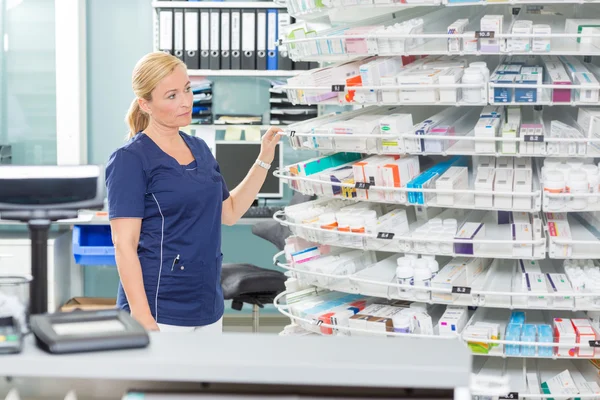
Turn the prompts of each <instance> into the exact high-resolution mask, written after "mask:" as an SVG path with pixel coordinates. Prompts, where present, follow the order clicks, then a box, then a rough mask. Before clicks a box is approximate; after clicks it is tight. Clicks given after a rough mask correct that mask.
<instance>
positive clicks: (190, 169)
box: [185, 167, 198, 171]
mask: <svg viewBox="0 0 600 400" xmlns="http://www.w3.org/2000/svg"><path fill="white" fill-rule="evenodd" d="M197 168H198V167H194V168H186V169H185V170H186V171H193V170H195V169H197Z"/></svg>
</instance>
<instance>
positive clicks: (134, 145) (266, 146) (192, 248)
mask: <svg viewBox="0 0 600 400" xmlns="http://www.w3.org/2000/svg"><path fill="white" fill-rule="evenodd" d="M133 91H134V93H135V95H136V99H135V100H134V101H133V102H132V104H131V107H130V109H129V112H128V114H127V118H126V122H127V123H128V124H129V128H130V132H129V141H128V142H127V143H126V144H125V145H123V146H122V147H120V148H119V149H117V150H116V151H115V152H114V153H113V154H112V155H111V157H110V160H109V162H108V165H107V167H106V185H107V189H108V210H109V218H110V226H111V229H112V239H113V243H114V245H115V255H116V260H117V268H118V271H119V277H120V280H121V282H120V284H119V291H118V295H117V305H118V307H120V308H122V309H124V310H127V311H129V312H131V314H132V316H133V317H134V318H135V319H136V320H138V321H139V322H140V323H141V324H142V325H143V326H144V327H145V328H146V329H148V330H160V331H193V330H198V329H200V328H202V329H203V330H210V331H221V330H222V316H223V308H224V304H223V293H222V291H221V283H220V276H221V262H222V257H223V255H222V254H221V223H223V224H226V225H233V224H235V223H236V222H237V221H238V220H239V218H240V217H241V216H242V215H243V214H244V213H245V212H246V211H247V210H248V208H249V207H250V206H251V205H252V202H253V201H254V199H255V198H256V195H257V194H258V191H259V190H260V188H261V186H262V185H263V183H264V181H265V178H266V177H267V173H268V170H269V168H270V165H269V164H270V163H271V162H272V161H273V157H274V153H275V146H276V145H277V142H278V141H279V137H280V136H279V135H278V134H277V133H278V132H280V131H281V130H280V129H277V128H270V129H269V130H268V131H267V133H266V134H265V136H264V137H263V138H262V143H261V152H260V155H259V157H258V159H257V161H256V164H255V165H254V166H253V167H252V168H251V169H250V171H249V172H248V175H247V176H246V178H245V179H244V181H243V182H242V183H241V184H240V185H239V186H238V187H236V188H235V189H233V190H232V191H231V192H229V191H228V189H227V186H226V185H225V182H224V180H223V177H222V176H221V174H220V171H219V165H218V164H217V161H216V160H215V159H214V157H213V156H212V154H211V152H210V150H209V148H208V146H207V145H206V143H205V142H204V141H203V140H202V139H199V138H196V137H192V136H189V135H186V134H184V133H183V132H180V131H179V128H180V127H182V126H187V125H189V124H190V122H191V119H192V104H193V97H194V95H193V93H192V90H191V88H190V79H189V77H188V75H187V70H186V67H185V65H184V64H183V63H182V62H181V61H180V60H179V59H177V58H176V57H173V56H171V55H168V54H166V53H162V52H157V53H151V54H148V55H146V56H145V57H143V58H142V59H141V60H140V61H139V62H138V63H137V65H136V66H135V69H134V71H133Z"/></svg>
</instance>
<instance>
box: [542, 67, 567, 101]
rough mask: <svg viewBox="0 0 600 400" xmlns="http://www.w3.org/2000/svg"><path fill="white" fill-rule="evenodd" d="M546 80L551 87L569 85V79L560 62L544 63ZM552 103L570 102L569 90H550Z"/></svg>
mask: <svg viewBox="0 0 600 400" xmlns="http://www.w3.org/2000/svg"><path fill="white" fill-rule="evenodd" d="M546 70H547V71H548V79H549V80H550V82H551V83H552V84H553V85H565V86H570V85H571V78H570V77H569V74H568V73H567V71H566V70H565V68H564V67H563V66H562V64H561V63H560V62H549V63H546ZM552 101H553V102H556V103H559V102H563V103H568V102H570V101H571V89H568V88H567V89H552Z"/></svg>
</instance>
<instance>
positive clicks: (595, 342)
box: [589, 340, 600, 347]
mask: <svg viewBox="0 0 600 400" xmlns="http://www.w3.org/2000/svg"><path fill="white" fill-rule="evenodd" d="M589 343H590V347H600V340H590V341H589Z"/></svg>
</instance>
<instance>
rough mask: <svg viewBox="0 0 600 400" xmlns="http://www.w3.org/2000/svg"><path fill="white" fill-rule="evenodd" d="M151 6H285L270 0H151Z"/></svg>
mask: <svg viewBox="0 0 600 400" xmlns="http://www.w3.org/2000/svg"><path fill="white" fill-rule="evenodd" d="M152 7H153V8H285V5H281V4H277V3H275V2H271V1H153V2H152Z"/></svg>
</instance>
